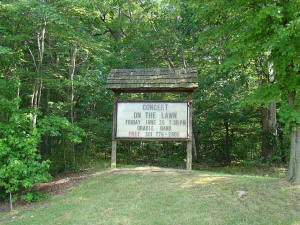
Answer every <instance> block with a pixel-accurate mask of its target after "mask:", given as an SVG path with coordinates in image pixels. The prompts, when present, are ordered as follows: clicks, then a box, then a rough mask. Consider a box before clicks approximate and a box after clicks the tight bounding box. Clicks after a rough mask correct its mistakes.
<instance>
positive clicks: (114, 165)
mask: <svg viewBox="0 0 300 225" xmlns="http://www.w3.org/2000/svg"><path fill="white" fill-rule="evenodd" d="M118 99H119V92H115V101H114V113H113V129H112V146H111V164H110V166H111V168H112V169H115V168H117V140H116V139H115V132H116V122H117V108H116V104H117V101H118Z"/></svg>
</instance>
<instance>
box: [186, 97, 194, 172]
mask: <svg viewBox="0 0 300 225" xmlns="http://www.w3.org/2000/svg"><path fill="white" fill-rule="evenodd" d="M192 96H193V94H192V92H189V93H188V99H189V103H188V104H189V140H188V141H187V146H186V169H187V170H192V147H193V111H192Z"/></svg>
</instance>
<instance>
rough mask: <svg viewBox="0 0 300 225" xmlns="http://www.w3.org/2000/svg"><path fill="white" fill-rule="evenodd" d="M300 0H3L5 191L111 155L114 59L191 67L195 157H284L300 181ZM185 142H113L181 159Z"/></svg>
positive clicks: (124, 156) (273, 160)
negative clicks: (108, 81) (108, 83)
mask: <svg viewBox="0 0 300 225" xmlns="http://www.w3.org/2000/svg"><path fill="white" fill-rule="evenodd" d="M299 5H300V4H299V1H298V0H263V1H257V0H231V1H228V0H201V1H196V0H195V1H193V0H191V1H176V0H174V1H172V0H169V1H167V0H161V1H155V0H126V1H125V0H106V1H96V0H89V1H85V0H59V1H56V0H40V1H38V0H16V1H6V0H3V1H1V2H0V37H1V38H0V198H7V197H8V194H9V193H10V194H13V196H16V195H15V194H16V193H21V192H22V191H24V190H31V188H32V187H33V186H34V185H35V184H37V183H40V182H43V181H47V180H49V179H50V177H51V175H52V176H53V175H57V174H59V173H61V172H64V171H79V170H80V169H81V168H83V167H85V166H87V165H89V164H91V163H93V162H94V161H97V160H99V159H105V160H108V159H109V158H110V151H111V134H112V112H113V93H112V92H111V91H108V90H106V88H105V85H106V79H107V75H108V73H109V71H110V70H111V69H116V68H128V69H130V68H165V67H169V68H187V67H192V68H196V69H197V71H198V80H199V88H198V89H197V90H196V91H195V93H194V95H193V114H194V121H193V133H194V150H193V154H194V157H193V161H194V165H195V167H196V166H197V163H198V164H201V165H203V164H206V165H211V166H224V165H244V166H249V165H250V166H270V165H285V166H287V165H289V169H288V171H289V172H288V174H287V177H288V179H289V181H291V182H294V183H299V182H300V113H299V104H300V75H299V62H300V60H299V49H300V48H299V47H300V46H299V45H300V42H299V40H300V25H299V24H300V23H299V13H300V6H299ZM120 98H121V99H122V98H123V99H125V98H132V99H165V100H178V99H186V98H187V96H186V95H185V94H174V93H171V94H170V93H160V94H157V93H156V94H155V93H152V94H123V95H121V97H120ZM185 150H186V143H184V142H120V143H119V144H118V152H117V154H118V160H119V161H120V162H124V163H140V164H150V165H159V166H166V167H177V168H184V166H185V162H184V160H185V157H186V152H185ZM28 193H29V194H28ZM28 193H27V194H26V195H24V196H25V197H24V198H25V199H27V200H33V198H34V195H33V194H32V193H31V192H28ZM23 194H24V192H23Z"/></svg>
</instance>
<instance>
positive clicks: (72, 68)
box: [69, 46, 77, 165]
mask: <svg viewBox="0 0 300 225" xmlns="http://www.w3.org/2000/svg"><path fill="white" fill-rule="evenodd" d="M76 55H77V46H75V47H74V49H73V51H72V52H71V56H70V62H71V66H70V68H69V78H70V81H71V94H70V117H71V123H72V126H73V125H74V91H75V89H74V73H75V68H76ZM72 158H73V164H74V165H75V163H76V158H75V145H74V143H73V142H72Z"/></svg>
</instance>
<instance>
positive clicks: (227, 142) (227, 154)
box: [224, 120, 230, 163]
mask: <svg viewBox="0 0 300 225" xmlns="http://www.w3.org/2000/svg"><path fill="white" fill-rule="evenodd" d="M224 126H225V143H224V150H225V160H226V163H230V140H229V139H230V136H229V122H228V121H227V120H225V122H224Z"/></svg>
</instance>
